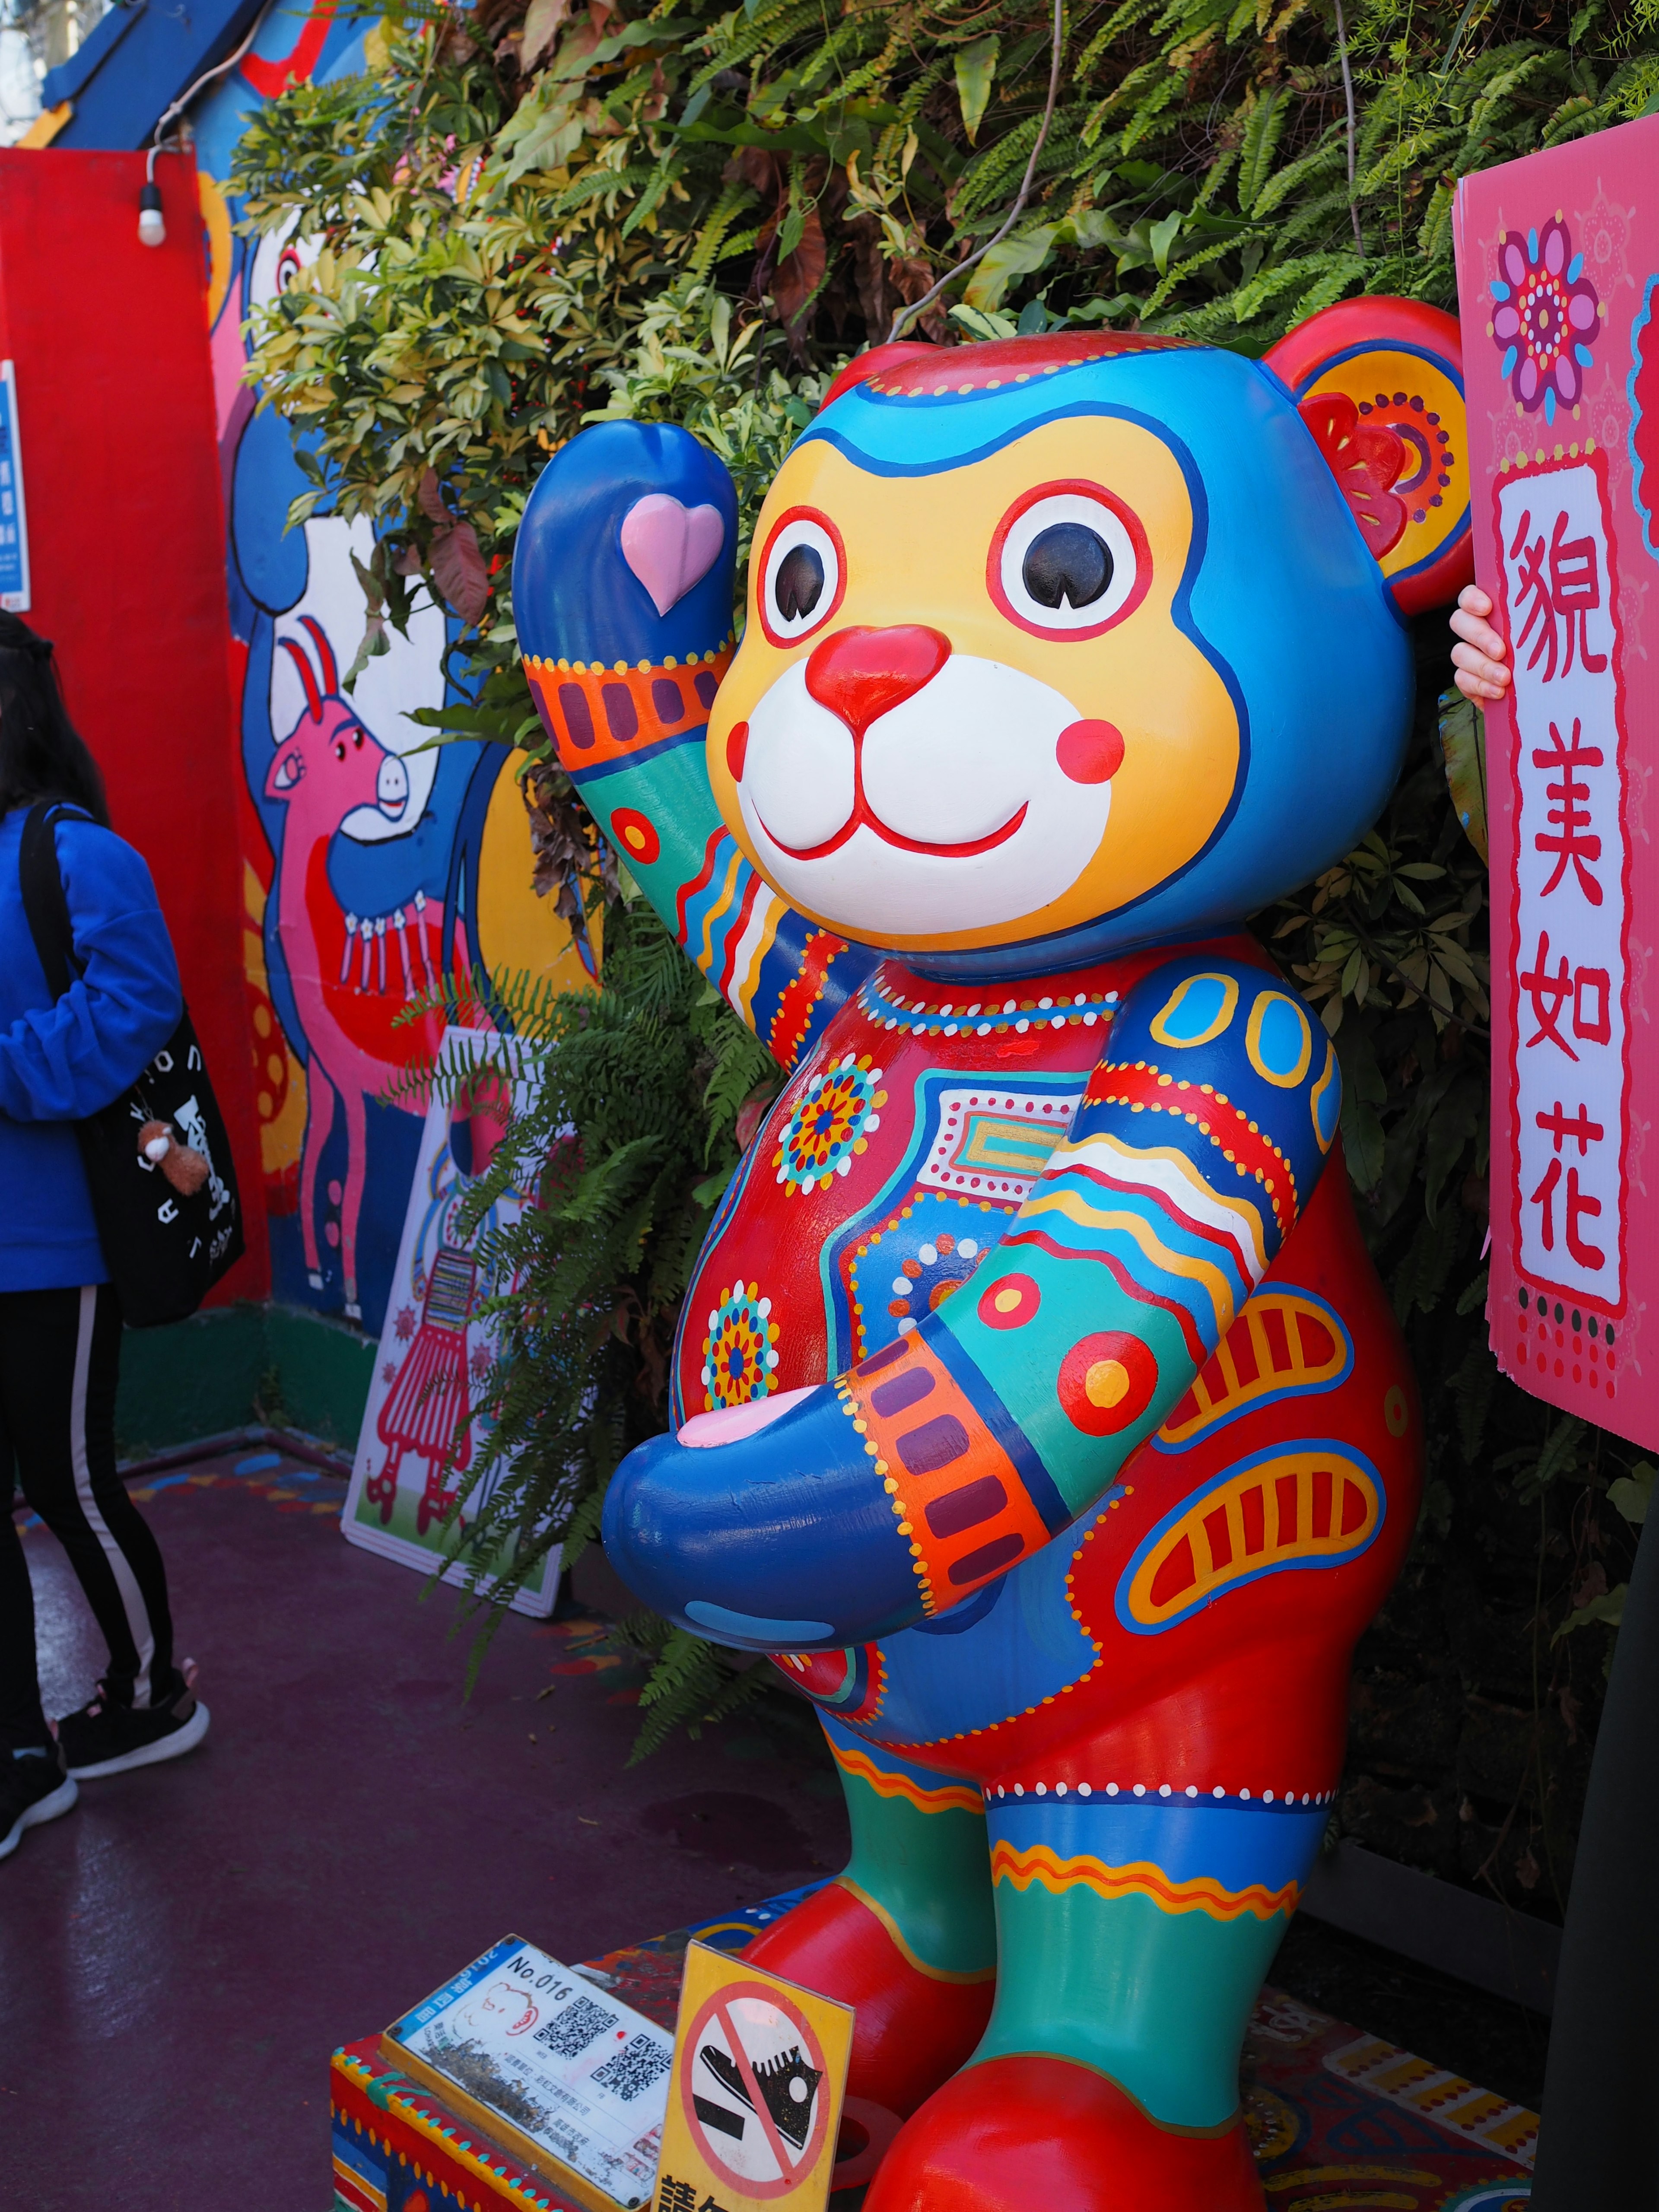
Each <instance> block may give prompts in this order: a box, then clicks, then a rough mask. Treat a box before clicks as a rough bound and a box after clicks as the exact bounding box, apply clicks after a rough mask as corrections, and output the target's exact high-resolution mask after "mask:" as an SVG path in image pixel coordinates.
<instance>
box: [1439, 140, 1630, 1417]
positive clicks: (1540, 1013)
mask: <svg viewBox="0 0 1659 2212" xmlns="http://www.w3.org/2000/svg"><path fill="white" fill-rule="evenodd" d="M1456 222H1457V284H1458V293H1459V298H1460V301H1461V306H1462V326H1463V373H1464V380H1465V385H1466V389H1467V393H1468V416H1469V469H1470V478H1471V483H1472V485H1473V489H1474V497H1473V511H1474V549H1475V574H1476V576H1477V578H1478V580H1479V581H1480V585H1481V586H1482V587H1483V589H1485V590H1486V591H1487V592H1490V593H1491V594H1492V599H1493V601H1494V602H1495V604H1496V606H1497V609H1498V612H1497V614H1496V616H1495V617H1494V620H1495V621H1496V622H1497V623H1498V627H1499V629H1501V630H1502V631H1503V633H1504V636H1505V637H1506V638H1507V639H1508V640H1509V641H1510V656H1511V666H1512V668H1513V670H1514V676H1515V681H1514V685H1513V688H1512V690H1511V691H1510V696H1508V698H1506V699H1505V700H1504V702H1503V703H1502V704H1501V705H1498V706H1494V707H1489V708H1487V710H1486V749H1487V750H1486V764H1487V778H1488V810H1489V831H1490V838H1491V850H1492V1278H1491V1289H1490V1291H1489V1294H1488V1298H1487V1306H1486V1315H1487V1321H1488V1323H1489V1325H1490V1327H1491V1330H1492V1349H1493V1351H1494V1352H1495V1353H1496V1354H1497V1357H1498V1364H1499V1366H1500V1367H1501V1368H1502V1369H1503V1370H1504V1373H1505V1374H1506V1375H1509V1376H1512V1377H1513V1379H1514V1380H1515V1381H1516V1382H1517V1383H1520V1384H1521V1385H1522V1388H1523V1389H1527V1390H1529V1391H1531V1392H1532V1393H1533V1394H1534V1396H1536V1397H1540V1398H1543V1399H1545V1400H1547V1401H1548V1402H1549V1403H1550V1404H1551V1405H1553V1406H1559V1407H1561V1408H1562V1409H1563V1410H1564V1411H1565V1412H1568V1413H1577V1414H1581V1415H1582V1416H1583V1418H1584V1419H1587V1420H1592V1421H1596V1422H1599V1423H1600V1424H1601V1425H1602V1426H1603V1427H1606V1428H1610V1429H1613V1430H1615V1431H1617V1432H1618V1433H1619V1434H1620V1435H1621V1436H1626V1437H1631V1438H1632V1440H1634V1441H1635V1442H1637V1443H1644V1444H1647V1445H1650V1446H1651V1445H1656V1444H1659V1339H1656V1338H1654V1337H1652V1336H1650V1334H1648V1332H1649V1330H1650V1328H1655V1327H1659V1224H1656V1222H1655V1219H1654V1217H1653V1214H1652V1212H1650V1207H1651V1206H1652V1204H1653V1198H1652V1195H1651V1194H1650V1183H1651V1182H1652V1181H1653V1180H1654V1178H1655V1177H1656V1176H1659V1152H1655V1150H1654V1148H1653V1146H1652V1145H1651V1144H1650V1137H1651V1135H1652V1130H1653V1122H1654V1118H1655V1115H1656V1111H1659V1034H1656V1030H1655V1017H1656V1015H1659V966H1656V962H1655V957H1654V955H1655V948H1656V946H1659V873H1656V870H1655V867H1654V855H1653V851H1652V844H1651V837H1650V829H1649V826H1648V822H1647V806H1648V803H1649V791H1650V784H1651V782H1652V779H1653V776H1654V772H1655V769H1656V767H1659V591H1656V589H1655V586H1659V567H1656V566H1655V563H1656V562H1659V519H1656V518H1659V323H1656V321H1655V319H1654V314H1653V309H1654V306H1655V297H1656V293H1659V118H1643V119H1642V120H1641V121H1639V122H1636V123H1631V124H1626V125H1624V126H1623V127H1622V128H1621V129H1620V130H1617V131H1606V132H1604V133H1602V134H1601V136H1600V137H1591V138H1584V139H1581V140H1578V141H1577V142H1576V143H1572V144H1570V145H1565V146H1558V147H1555V148H1553V149H1551V150H1550V151H1549V152H1547V153H1544V154H1534V155H1528V158H1527V159H1526V160H1524V161H1512V162H1510V163H1508V164H1506V165H1505V166H1504V167H1502V168H1497V169H1488V170H1486V171H1485V172H1484V173H1481V174H1480V175H1478V176H1473V177H1466V178H1464V179H1463V180H1462V184H1461V185H1459V187H1458V197H1457V210H1456Z"/></svg>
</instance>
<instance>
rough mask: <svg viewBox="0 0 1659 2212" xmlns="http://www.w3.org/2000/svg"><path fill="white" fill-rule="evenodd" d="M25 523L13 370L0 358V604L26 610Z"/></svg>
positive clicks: (13, 611) (8, 608)
mask: <svg viewBox="0 0 1659 2212" xmlns="http://www.w3.org/2000/svg"><path fill="white" fill-rule="evenodd" d="M29 605H30V601H29V524H28V512H27V508H26V507H25V506H24V504H23V441H22V438H21V434H20V432H19V430H18V427H17V371H16V368H15V367H14V365H13V364H12V363H11V362H9V361H0V607H3V609H4V610H5V611H6V612H7V613H8V614H9V615H26V614H27V612H28V611H29Z"/></svg>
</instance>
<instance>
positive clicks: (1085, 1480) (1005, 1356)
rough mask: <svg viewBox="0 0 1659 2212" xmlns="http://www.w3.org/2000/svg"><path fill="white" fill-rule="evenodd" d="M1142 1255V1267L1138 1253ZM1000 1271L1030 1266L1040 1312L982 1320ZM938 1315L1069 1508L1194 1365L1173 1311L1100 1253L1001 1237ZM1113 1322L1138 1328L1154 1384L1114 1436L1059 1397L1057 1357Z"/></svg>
mask: <svg viewBox="0 0 1659 2212" xmlns="http://www.w3.org/2000/svg"><path fill="white" fill-rule="evenodd" d="M1060 1229H1061V1230H1062V1231H1063V1229H1064V1224H1063V1223H1061V1224H1060ZM1141 1265H1142V1267H1147V1263H1146V1261H1144V1260H1143V1261H1141ZM1148 1272H1149V1273H1150V1272H1152V1271H1151V1269H1150V1268H1148ZM1005 1275H1029V1276H1030V1279H1031V1280H1032V1281H1033V1282H1034V1283H1035V1284H1036V1286H1037V1289H1038V1291H1040V1292H1041V1293H1042V1303H1041V1304H1040V1305H1039V1306H1038V1308H1037V1311H1036V1316H1034V1317H1033V1319H1031V1320H1030V1321H1029V1322H1026V1324H1025V1326H1024V1328H987V1327H986V1325H985V1323H984V1322H982V1321H981V1319H980V1317H979V1313H978V1304H979V1301H980V1299H981V1297H984V1295H985V1293H986V1292H987V1291H989V1290H991V1289H993V1288H994V1285H996V1284H997V1283H998V1282H999V1281H1000V1279H1002V1277H1003V1276H1005ZM1158 1287H1159V1288H1160V1291H1161V1289H1162V1285H1159V1286H1158ZM939 1321H940V1322H942V1323H943V1324H944V1326H945V1328H948V1329H949V1330H950V1332H951V1335H952V1336H953V1337H955V1339H956V1340H957V1343H958V1344H959V1345H961V1346H962V1348H963V1351H964V1352H966V1353H967V1354H968V1357H969V1358H970V1359H971V1360H972V1361H973V1363H974V1364H975V1366H976V1367H977V1368H978V1369H979V1371H980V1373H981V1375H982V1376H984V1377H985V1379H986V1381H987V1383H989V1385H990V1386H991V1388H992V1389H993V1390H994V1391H995V1393H996V1395H997V1396H998V1397H999V1398H1000V1400H1001V1401H1002V1403H1003V1404H1004V1405H1005V1406H1006V1407H1007V1409H1008V1411H1009V1412H1010V1413H1012V1415H1013V1417H1014V1419H1015V1420H1016V1421H1018V1424H1019V1425H1020V1428H1021V1430H1022V1431H1024V1435H1025V1437H1027V1439H1028V1440H1029V1442H1030V1444H1031V1446H1032V1448H1033V1449H1035V1451H1036V1454H1037V1456H1038V1457H1039V1458H1040V1459H1041V1460H1042V1464H1043V1466H1044V1467H1045V1468H1047V1469H1048V1474H1049V1477H1050V1479H1051V1480H1052V1481H1053V1483H1054V1487H1055V1489H1056V1490H1058V1491H1059V1492H1060V1496H1061V1497H1062V1498H1064V1499H1065V1500H1066V1504H1067V1505H1068V1506H1069V1507H1070V1509H1071V1511H1072V1514H1073V1517H1075V1516H1078V1515H1079V1514H1082V1513H1086V1512H1087V1511H1088V1510H1089V1508H1090V1507H1091V1505H1092V1504H1095V1503H1096V1501H1097V1499H1098V1498H1102V1497H1103V1496H1104V1494H1105V1492H1107V1491H1108V1490H1109V1489H1110V1487H1111V1486H1112V1484H1113V1482H1114V1481H1115V1479H1116V1477H1117V1474H1118V1471H1119V1469H1120V1468H1122V1467H1124V1466H1125V1465H1126V1464H1127V1462H1128V1461H1129V1459H1130V1458H1131V1457H1132V1456H1133V1454H1134V1453H1135V1452H1136V1451H1138V1450H1139V1448H1140V1446H1141V1445H1142V1444H1143V1443H1145V1442H1146V1438H1147V1437H1150V1436H1152V1435H1153V1434H1154V1433H1155V1432H1156V1431H1157V1430H1158V1427H1159V1425H1161V1424H1162V1422H1163V1421H1164V1419H1165V1417H1166V1416H1167V1415H1168V1413H1170V1410H1171V1408H1172V1407H1175V1406H1176V1405H1177V1404H1178V1403H1179V1401H1180V1400H1181V1399H1182V1396H1183V1395H1184V1394H1185V1393H1186V1391H1187V1390H1188V1389H1190V1388H1191V1386H1192V1381H1193V1377H1194V1374H1195V1373H1196V1372H1197V1370H1196V1369H1195V1368H1194V1364H1193V1358H1192V1354H1191V1353H1190V1352H1188V1349H1187V1344H1186V1340H1185V1338H1184V1337H1183V1336H1182V1332H1181V1328H1180V1324H1179V1323H1178V1322H1176V1319H1175V1317H1174V1316H1173V1315H1171V1314H1169V1313H1166V1312H1165V1311H1164V1309H1163V1308H1162V1307H1161V1306H1155V1305H1151V1304H1145V1303H1143V1302H1142V1301H1141V1300H1139V1299H1138V1298H1131V1297H1127V1295H1126V1293H1125V1292H1123V1291H1121V1290H1119V1288H1118V1286H1117V1285H1116V1284H1115V1282H1114V1281H1113V1279H1112V1278H1111V1276H1110V1274H1109V1273H1108V1272H1107V1270H1106V1269H1105V1268H1104V1267H1102V1266H1101V1265H1100V1263H1099V1262H1098V1261H1095V1260H1086V1259H1076V1260H1061V1259H1058V1258H1056V1257H1055V1255H1054V1254H1053V1253H1052V1252H1045V1251H1043V1250H1042V1248H1041V1246H1039V1245H1036V1244H1016V1245H1013V1246H1012V1247H1005V1246H999V1247H998V1248H997V1249H996V1250H995V1251H994V1252H993V1253H992V1254H991V1255H990V1256H989V1257H988V1258H987V1261H985V1263H984V1265H983V1266H982V1267H981V1268H980V1270H979V1273H977V1274H976V1275H975V1277H974V1279H973V1287H972V1290H971V1291H970V1292H969V1293H968V1294H966V1295H964V1294H963V1292H961V1291H958V1292H957V1296H956V1297H953V1298H949V1299H947V1300H946V1301H945V1304H943V1305H942V1306H941V1307H940V1308H939ZM1109 1328H1120V1329H1123V1330H1125V1331H1126V1332H1127V1333H1129V1334H1133V1335H1135V1336H1138V1337H1139V1339H1140V1340H1141V1342H1142V1343H1143V1344H1145V1345H1146V1346H1147V1347H1148V1349H1149V1350H1150V1351H1151V1352H1152V1357H1153V1358H1154V1359H1156V1360H1157V1362H1158V1389H1156V1390H1155V1391H1154V1392H1153V1393H1152V1402H1151V1403H1150V1405H1148V1407H1147V1408H1146V1412H1145V1413H1143V1414H1142V1415H1141V1417H1140V1419H1139V1420H1138V1421H1136V1422H1134V1423H1133V1425H1132V1426H1130V1427H1128V1428H1127V1429H1124V1430H1122V1431H1121V1432H1120V1433H1119V1434H1118V1435H1116V1436H1113V1437H1088V1436H1085V1435H1084V1433H1083V1431H1081V1430H1080V1429H1078V1428H1074V1427H1073V1425H1072V1423H1071V1421H1070V1419H1068V1418H1067V1416H1066V1410H1065V1408H1064V1407H1063V1406H1062V1405H1061V1404H1060V1393H1059V1390H1058V1388H1057V1387H1056V1386H1057V1380H1058V1377H1059V1375H1060V1362H1061V1361H1062V1360H1063V1359H1064V1358H1065V1357H1066V1353H1067V1352H1069V1351H1070V1350H1071V1348H1072V1346H1073V1345H1074V1344H1075V1343H1076V1342H1077V1341H1078V1340H1079V1337H1082V1336H1086V1335H1091V1334H1094V1332H1095V1331H1096V1330H1097V1329H1109Z"/></svg>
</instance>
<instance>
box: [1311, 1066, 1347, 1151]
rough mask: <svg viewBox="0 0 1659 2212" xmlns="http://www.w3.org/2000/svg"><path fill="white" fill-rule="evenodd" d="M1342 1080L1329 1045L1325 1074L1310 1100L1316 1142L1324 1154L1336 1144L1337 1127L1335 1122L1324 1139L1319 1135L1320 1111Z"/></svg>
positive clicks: (1315, 1087)
mask: <svg viewBox="0 0 1659 2212" xmlns="http://www.w3.org/2000/svg"><path fill="white" fill-rule="evenodd" d="M1338 1081H1340V1077H1339V1075H1338V1073H1337V1066H1336V1051H1335V1048H1334V1046H1332V1045H1330V1044H1327V1045H1326V1047H1325V1072H1324V1073H1323V1074H1322V1076H1321V1077H1320V1079H1319V1080H1318V1082H1317V1083H1316V1084H1315V1085H1314V1087H1313V1090H1312V1092H1311V1093H1310V1097H1309V1099H1308V1105H1309V1108H1310V1111H1311V1112H1312V1115H1313V1131H1314V1142H1315V1143H1316V1145H1317V1146H1318V1147H1319V1149H1320V1151H1321V1152H1329V1150H1330V1149H1331V1146H1333V1145H1334V1143H1335V1142H1336V1127H1337V1125H1336V1123H1335V1122H1334V1121H1333V1122H1332V1124H1331V1133H1330V1135H1329V1136H1328V1137H1322V1136H1321V1135H1320V1133H1319V1115H1320V1109H1321V1108H1322V1106H1323V1104H1324V1103H1325V1097H1326V1094H1327V1092H1328V1091H1329V1090H1330V1087H1331V1085H1333V1084H1334V1083H1336V1082H1338Z"/></svg>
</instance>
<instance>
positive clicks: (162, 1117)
mask: <svg viewBox="0 0 1659 2212" xmlns="http://www.w3.org/2000/svg"><path fill="white" fill-rule="evenodd" d="M65 818H68V819H70V820H72V821H86V820H88V819H89V818H90V817H88V816H87V815H86V814H84V813H83V812H82V810H81V809H80V808H79V807H75V806H68V805H63V804H61V803H58V802H54V801H52V800H42V801H41V802H40V804H39V805H35V806H32V807H31V808H30V809H29V813H28V818H27V821H26V822H25V823H24V824H23V840H22V845H21V851H20V853H19V856H18V871H17V872H18V884H19V889H20V890H21V892H22V896H23V910H24V912H25V913H26V914H27V916H28V924H29V933H30V935H31V936H32V937H33V939H34V949H35V951H36V952H37V953H38V954H39V955H40V965H41V967H42V969H44V970H45V971H46V987H47V989H48V990H49V991H51V992H52V995H53V996H54V998H59V999H61V998H62V997H63V996H64V993H65V992H66V991H68V990H69V989H70V987H71V985H72V983H73V982H74V981H76V978H77V977H78V976H79V975H80V974H81V972H82V968H81V963H80V962H79V961H78V960H77V959H76V953H75V935H74V931H73V929H72V928H71V927H70V912H69V901H68V899H67V897H66V896H64V878H63V875H62V873H61V872H60V870H59V868H58V846H57V840H56V836H55V834H54V833H55V829H56V825H57V823H58V822H60V821H62V820H64V819H65ZM148 1121H160V1122H163V1123H165V1124H166V1125H167V1129H168V1131H169V1132H170V1133H171V1134H172V1136H173V1140H174V1142H175V1143H177V1144H179V1145H182V1146H189V1147H190V1148H191V1150H192V1151H194V1152H199V1153H200V1154H201V1155H202V1157H203V1158H204V1160H205V1161H206V1162H207V1168H208V1172H207V1179H206V1181H205V1182H204V1183H203V1184H202V1186H201V1188H199V1189H198V1190H196V1191H193V1192H191V1193H190V1194H185V1193H184V1192H182V1191H179V1190H177V1189H175V1188H173V1184H172V1183H171V1182H169V1181H168V1180H167V1177H166V1176H165V1175H163V1174H162V1173H161V1170H159V1169H158V1168H157V1166H156V1165H155V1163H154V1162H152V1161H150V1160H149V1159H148V1158H145V1156H144V1154H143V1152H142V1151H141V1150H140V1149H139V1142H138V1133H139V1131H140V1130H141V1129H142V1128H143V1126H144V1124H145V1123H146V1122H148ZM75 1133H76V1136H77V1137H78V1138H79V1139H80V1143H81V1158H82V1161H83V1163H84V1164H85V1166H86V1170H87V1182H88V1185H89V1186H90V1188H91V1192H92V1210H93V1215H94V1219H95V1220H96V1222H97V1225H98V1241H99V1243H100V1244H101V1245H102V1247H103V1249H104V1264H105V1266H106V1267H107V1268H108V1269H109V1272H110V1278H111V1280H112V1282H113V1283H114V1285H115V1288H116V1291H117V1293H118V1296H119V1297H120V1301H121V1311H122V1315H123V1316H124V1318H125V1321H126V1322H127V1324H128V1326H129V1327H130V1328H155V1327H157V1326H158V1325H159V1324H160V1323H161V1322H170V1321H183V1320H185V1317H186V1316H189V1315H191V1314H193V1313H194V1312H195V1310H196V1309H197V1306H199V1305H200V1304H201V1303H202V1301H203V1299H204V1297H206V1296H207V1294H208V1292H209V1291H210V1290H211V1289H212V1287H213V1285H215V1283H216V1282H217V1281H218V1280H219V1278H220V1277H221V1276H222V1274H224V1273H225V1272H226V1270H227V1269H228V1268H229V1267H232V1266H234V1263H235V1262H236V1261H238V1260H240V1258H241V1256H242V1253H243V1250H244V1243H243V1237H242V1207H241V1201H240V1197H239V1196H238V1194H237V1188H236V1171H235V1169H234V1167H233V1165H232V1164H231V1157H230V1140H229V1139H228V1136H227V1135H226V1133H225V1124H224V1117H223V1116H222V1114H221V1113H220V1111H219V1106H218V1102H217V1100H216V1098H215V1097H214V1095H213V1085H211V1084H210V1082H209V1080H208V1073H207V1068H206V1066H205V1064H204V1060H203V1058H202V1048H201V1047H200V1045H199V1044H198V1043H197V1040H196V1030H195V1026H194V1024H192V1023H191V1018H190V1012H189V1009H188V1008H186V1009H185V1012H184V1013H183V1014H182V1015H181V1016H180V1017H179V1026H178V1028H177V1029H176V1030H174V1031H173V1035H172V1036H170V1037H169V1038H168V1040H167V1043H166V1044H165V1045H164V1046H163V1047H162V1048H161V1051H160V1052H158V1053H157V1054H156V1055H155V1059H154V1060H151V1061H150V1063H149V1066H148V1067H146V1068H145V1069H144V1071H143V1073H142V1074H141V1075H140V1076H139V1078H138V1079H137V1082H136V1083H134V1084H132V1085H131V1086H130V1087H129V1088H128V1089H127V1090H125V1091H123V1092H122V1093H121V1095H120V1097H118V1098H116V1099H113V1100H112V1101H111V1103H109V1104H108V1105H107V1106H106V1107H104V1108H103V1109H102V1110H101V1111H100V1112H99V1113H96V1114H94V1115H90V1116H89V1117H88V1119H87V1120H86V1121H77V1122H76V1124H75Z"/></svg>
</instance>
